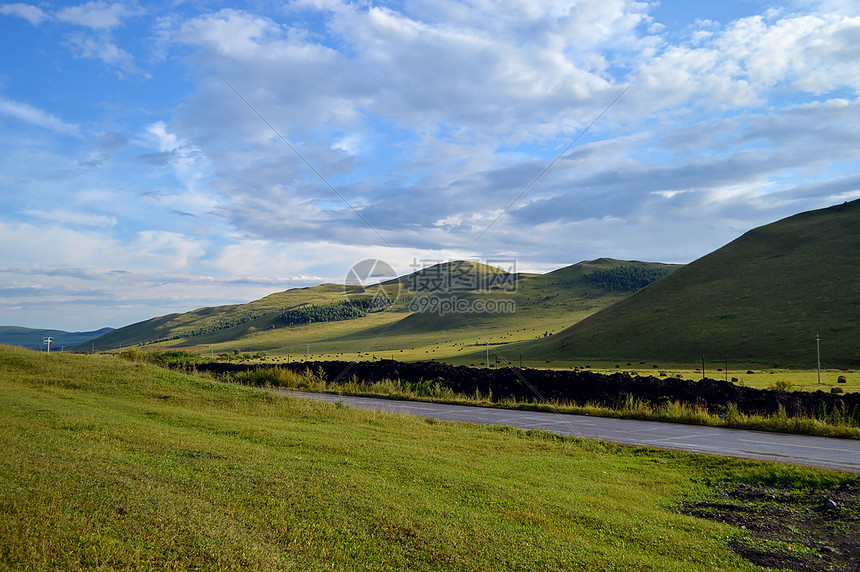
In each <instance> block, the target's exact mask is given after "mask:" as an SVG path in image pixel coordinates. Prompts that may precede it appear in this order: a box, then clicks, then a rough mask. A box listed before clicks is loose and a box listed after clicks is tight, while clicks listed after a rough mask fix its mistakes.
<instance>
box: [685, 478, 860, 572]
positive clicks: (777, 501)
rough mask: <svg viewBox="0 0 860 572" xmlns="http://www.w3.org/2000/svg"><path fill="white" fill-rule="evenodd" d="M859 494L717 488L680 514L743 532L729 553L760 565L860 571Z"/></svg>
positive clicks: (847, 487)
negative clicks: (728, 526)
mask: <svg viewBox="0 0 860 572" xmlns="http://www.w3.org/2000/svg"><path fill="white" fill-rule="evenodd" d="M858 493H860V490H858V488H857V487H856V486H855V485H851V484H844V485H841V486H838V487H834V488H830V489H822V490H816V491H809V490H796V489H781V488H774V487H753V486H749V485H743V484H742V485H737V484H732V485H726V484H719V485H714V494H713V496H712V498H709V499H707V500H700V501H696V502H687V503H683V504H681V506H680V511H681V512H683V513H684V514H689V515H692V516H697V517H700V518H706V519H709V520H713V521H716V522H721V523H724V524H728V525H731V526H734V527H736V528H738V529H740V530H741V531H742V535H741V537H740V539H739V540H737V541H735V542H733V543H731V548H732V550H734V551H735V552H736V553H737V554H739V555H740V556H742V557H744V558H746V559H747V560H749V561H750V562H752V563H754V564H756V565H758V566H768V567H771V568H782V569H788V570H799V571H819V570H850V571H858V570H860V494H858Z"/></svg>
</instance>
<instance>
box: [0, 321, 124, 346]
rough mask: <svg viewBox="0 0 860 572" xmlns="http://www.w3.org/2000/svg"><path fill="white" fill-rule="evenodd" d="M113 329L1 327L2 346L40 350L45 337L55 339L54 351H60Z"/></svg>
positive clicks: (0, 342)
mask: <svg viewBox="0 0 860 572" xmlns="http://www.w3.org/2000/svg"><path fill="white" fill-rule="evenodd" d="M112 329H113V328H102V329H100V330H95V331H92V332H65V331H63V330H40V329H34V328H21V327H18V326H0V344H3V345H7V346H20V347H22V348H29V349H39V348H43V347H44V343H43V340H44V338H45V337H48V336H50V337H52V338H54V341H53V343H52V344H51V347H52V349H57V350H59V349H60V348H62V347H63V346H66V347H71V346H78V345H80V344H84V343H86V342H89V341H90V340H93V339H95V338H98V337H99V336H103V335H105V334H107V333H108V332H110V331H112Z"/></svg>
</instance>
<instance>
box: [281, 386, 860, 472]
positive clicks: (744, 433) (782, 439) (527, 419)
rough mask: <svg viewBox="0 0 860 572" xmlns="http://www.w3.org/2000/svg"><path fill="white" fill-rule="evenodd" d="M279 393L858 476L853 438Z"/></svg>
mask: <svg viewBox="0 0 860 572" xmlns="http://www.w3.org/2000/svg"><path fill="white" fill-rule="evenodd" d="M281 393H284V394H287V395H291V396H293V397H302V398H307V399H316V400H319V401H328V402H334V401H343V402H344V403H348V404H350V405H353V406H355V407H360V408H363V409H375V410H378V411H389V412H393V413H408V414H410V415H418V416H420V417H434V418H436V419H442V420H447V421H466V422H469V423H481V424H484V425H510V426H513V427H518V428H520V429H542V430H544V431H548V432H552V433H557V434H560V435H572V436H574V437H584V438H588V439H600V440H603V441H609V442H612V443H621V444H626V445H642V446H647V447H657V448H660V449H675V450H679V451H689V452H692V453H706V454H711V455H726V456H730V457H743V458H748V459H762V460H766V461H775V462H780V463H792V464H797V465H812V466H816V467H824V468H827V469H835V470H839V471H846V472H852V473H860V441H856V440H852V439H834V438H831V437H810V436H807V435H789V434H785V433H769V432H765V431H748V430H744V429H727V428H723V427H704V426H701V425H683V424H680V423H660V422H656V421H637V420H635V419H612V418H607V417H591V416H588V415H569V414H560V413H543V412H539V411H516V410H511V409H493V408H489V407H470V406H467V405H446V404H443V403H425V402H417V401H395V400H392V399H377V398H372V397H354V396H350V395H343V396H339V395H331V394H326V393H307V392H301V391H281Z"/></svg>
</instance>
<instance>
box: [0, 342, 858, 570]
mask: <svg viewBox="0 0 860 572" xmlns="http://www.w3.org/2000/svg"><path fill="white" fill-rule="evenodd" d="M0 386H2V387H0V417H2V423H0V446H2V447H3V451H4V454H3V455H2V457H0V563H2V564H0V565H2V566H3V567H8V568H24V569H31V570H39V569H83V568H102V569H116V568H146V569H153V568H158V569H161V568H183V569H187V568H199V569H235V568H252V569H273V568H278V569H287V570H323V569H341V570H343V569H346V570H365V569H374V570H407V569H408V570H499V569H506V570H571V569H581V570H594V569H607V570H608V569H615V570H715V569H721V570H725V569H732V570H744V569H754V567H752V566H751V565H750V564H748V563H747V562H746V561H744V560H742V559H741V558H740V557H738V556H736V555H735V554H734V553H732V551H731V550H730V548H729V543H730V542H732V541H733V540H737V539H739V538H741V537H743V535H744V532H743V531H741V530H739V529H735V528H731V527H729V526H725V525H720V524H716V523H713V522H710V521H705V520H701V519H698V518H694V517H691V516H685V515H682V514H679V513H678V512H677V511H676V510H674V507H675V506H676V505H677V503H678V502H680V501H681V500H690V499H695V498H698V497H699V496H701V495H703V494H705V490H704V485H703V484H702V483H703V481H704V480H706V479H713V480H731V481H735V482H739V481H745V482H759V481H764V482H769V483H776V482H779V483H790V484H793V485H795V486H821V485H833V484H837V483H839V482H845V481H850V482H855V483H856V481H857V479H856V477H849V476H846V475H838V474H835V473H830V472H825V471H816V470H811V469H799V468H792V467H787V466H778V465H770V464H765V463H756V462H747V461H741V460H729V459H721V458H715V457H701V456H695V455H690V454H681V453H672V452H658V451H653V450H647V449H642V448H622V447H616V446H611V445H607V444H598V443H595V442H590V441H581V440H574V439H565V438H559V437H555V436H550V435H546V434H543V433H540V432H530V433H524V432H522V431H517V430H511V429H505V428H489V427H478V426H469V425H462V424H453V423H443V422H435V421H432V420H425V419H418V418H412V417H407V416H395V415H388V414H381V413H374V412H368V411H358V410H353V409H350V408H344V407H338V406H335V405H324V404H318V403H311V402H307V401H301V400H295V399H289V398H283V397H279V396H276V395H273V394H272V393H270V392H266V391H260V390H255V389H250V388H246V387H242V386H237V385H227V384H222V383H218V382H215V381H212V380H209V379H203V378H199V377H195V376H189V375H185V374H181V373H177V372H174V371H169V370H166V369H162V368H158V367H155V366H151V365H147V364H141V363H128V362H126V361H123V360H120V359H117V358H116V357H112V356H98V355H96V356H81V355H68V354H66V355H62V354H52V355H50V356H47V355H45V354H44V353H35V352H29V351H26V350H20V349H13V348H7V347H0Z"/></svg>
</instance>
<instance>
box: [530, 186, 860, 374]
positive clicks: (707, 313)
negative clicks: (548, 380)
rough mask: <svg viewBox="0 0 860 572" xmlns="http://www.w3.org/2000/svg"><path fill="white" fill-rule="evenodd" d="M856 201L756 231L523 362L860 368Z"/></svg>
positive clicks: (535, 348) (535, 347) (534, 347)
mask: <svg viewBox="0 0 860 572" xmlns="http://www.w3.org/2000/svg"><path fill="white" fill-rule="evenodd" d="M858 269H860V200H857V201H852V202H850V203H844V204H842V205H837V206H834V207H830V208H826V209H821V210H816V211H810V212H804V213H801V214H798V215H795V216H792V217H789V218H786V219H783V220H780V221H778V222H775V223H772V224H769V225H766V226H762V227H759V228H756V229H753V230H751V231H749V232H747V233H746V234H744V235H743V236H741V237H740V238H738V239H737V240H735V241H733V242H731V243H729V244H728V245H726V246H724V247H722V248H720V249H719V250H717V251H715V252H713V253H711V254H709V255H707V256H705V257H703V258H701V259H699V260H696V261H695V262H693V263H691V264H689V265H687V266H685V267H684V268H682V269H680V270H678V271H677V272H675V273H673V274H672V275H671V276H668V277H666V278H664V279H663V280H660V281H659V282H656V283H654V284H652V285H650V286H648V287H647V288H644V289H643V290H641V291H639V292H637V293H636V294H634V295H633V296H631V297H629V298H627V299H625V300H623V301H621V302H619V303H617V304H615V305H613V306H611V307H608V308H606V309H604V310H602V311H600V312H598V313H596V314H594V315H592V316H590V317H589V318H587V319H585V320H583V321H581V322H579V323H577V324H575V325H574V326H572V327H570V328H568V329H566V330H564V331H562V332H560V333H559V334H557V335H555V336H553V337H552V338H551V339H547V340H545V341H541V342H537V343H533V344H530V345H528V346H527V347H524V348H523V349H522V351H523V354H524V355H528V356H533V357H538V356H539V357H542V358H543V357H546V358H548V359H560V358H561V359H563V358H565V357H568V358H572V357H587V358H595V359H597V358H601V357H602V358H614V359H622V358H626V359H628V360H632V359H648V360H654V359H656V360H679V361H688V362H695V361H697V360H698V359H700V358H701V356H702V354H705V355H706V356H709V357H710V358H722V357H723V356H724V355H728V357H729V359H731V360H735V361H738V360H746V361H751V362H761V363H771V362H772V363H780V364H785V365H803V366H806V367H814V366H815V364H816V341H815V339H816V335H820V336H821V340H822V341H821V355H822V362H823V364H824V365H828V366H840V365H841V366H846V365H856V364H858V363H860V272H858Z"/></svg>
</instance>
